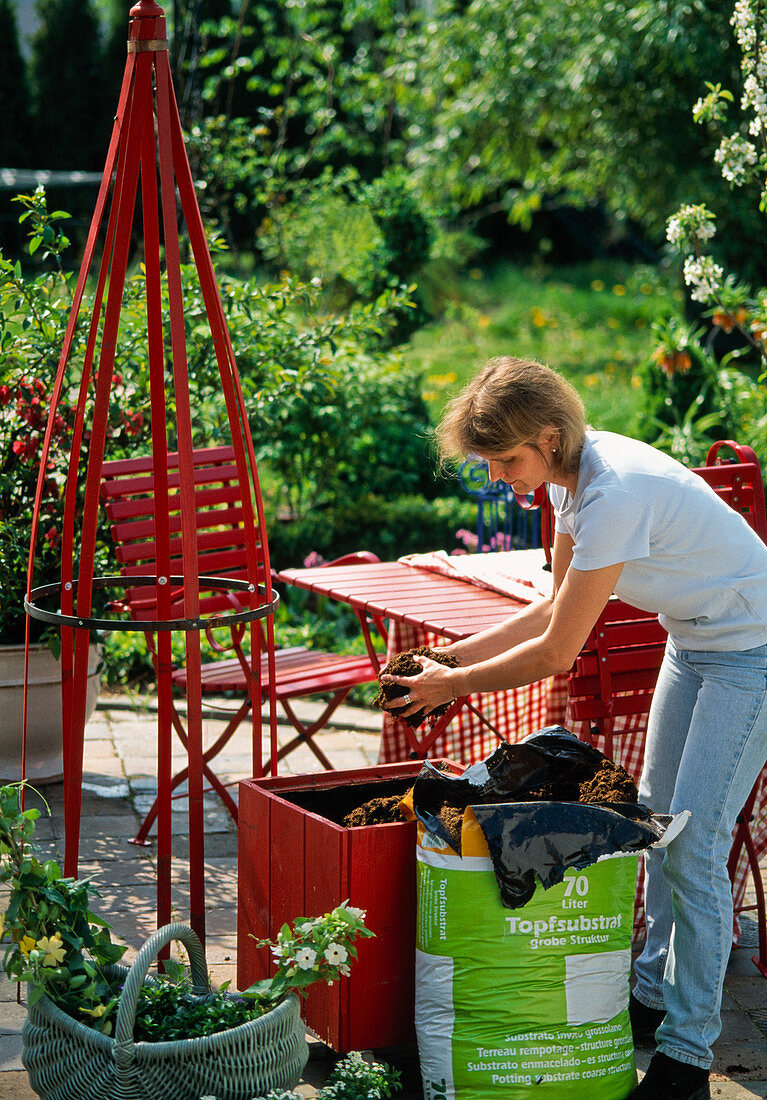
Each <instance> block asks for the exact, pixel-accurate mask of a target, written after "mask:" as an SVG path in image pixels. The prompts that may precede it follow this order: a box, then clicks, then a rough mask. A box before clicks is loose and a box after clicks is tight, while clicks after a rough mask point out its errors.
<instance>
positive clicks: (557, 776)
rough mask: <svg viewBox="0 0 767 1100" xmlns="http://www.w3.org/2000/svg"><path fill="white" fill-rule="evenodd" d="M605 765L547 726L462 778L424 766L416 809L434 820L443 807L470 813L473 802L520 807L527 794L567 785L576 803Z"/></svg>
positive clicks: (502, 747) (587, 748)
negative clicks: (583, 787) (587, 779)
mask: <svg viewBox="0 0 767 1100" xmlns="http://www.w3.org/2000/svg"><path fill="white" fill-rule="evenodd" d="M602 760H604V754H603V753H601V752H600V751H599V749H595V748H594V746H593V745H587V744H586V743H585V742H584V741H579V740H578V738H577V737H575V736H574V735H573V734H572V733H570V732H569V731H568V730H566V729H564V728H563V727H562V726H547V727H546V728H545V729H542V730H539V731H538V732H537V733H532V734H530V736H529V737H527V738H525V740H524V741H520V742H518V743H517V744H515V745H510V744H508V743H507V742H505V741H504V742H503V743H502V744H501V745H499V746H498V748H497V749H496V750H495V751H494V752H493V753H491V755H490V756H488V757H487V759H486V760H481V761H479V762H478V763H476V764H471V765H470V766H469V767H468V768H466V770H465V771H464V773H463V775H461V776H450V775H447V774H446V773H445V772H441V771H438V770H437V769H436V768H435V767H433V766H432V765H431V764H429V762H428V761H425V763H424V766H423V769H422V771H421V773H420V775H419V776H418V778H417V779H416V781H415V785H414V787H413V805H414V808H415V811H416V814H418V816H419V817H420V814H419V810H420V811H421V813H423V814H429V815H431V814H434V812H435V810H436V809H437V808H438V807H441V806H443V805H448V806H462V807H466V806H471V805H473V803H475V802H485V803H486V802H501V801H506V800H508V801H511V800H512V799H513V801H517V802H518V801H524V795H525V793H526V792H528V791H532V790H535V789H536V788H537V787H542V786H543V785H544V784H547V783H557V782H562V781H563V780H566V781H567V782H568V783H570V784H571V785H572V791H573V800H575V799H577V797H578V795H577V790H578V784H579V782H580V781H581V780H582V779H584V778H585V777H586V776H587V775H590V774H591V773H593V771H594V770H595V769H596V768H597V767H598V766H599V762H600V761H602ZM421 820H423V818H421ZM424 824H427V822H426V821H424ZM427 827H428V826H427Z"/></svg>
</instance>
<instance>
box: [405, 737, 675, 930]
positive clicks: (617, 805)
mask: <svg viewBox="0 0 767 1100" xmlns="http://www.w3.org/2000/svg"><path fill="white" fill-rule="evenodd" d="M602 760H604V755H603V754H602V753H601V752H599V750H598V749H595V748H594V747H593V746H591V745H587V744H586V743H585V742H583V741H579V740H578V738H577V737H575V736H573V734H572V733H570V732H569V731H567V730H565V729H563V728H562V727H561V726H551V727H548V728H547V729H544V730H541V731H540V732H538V733H535V734H532V735H531V736H530V737H528V738H527V739H526V740H525V741H522V742H520V743H519V744H516V745H508V744H503V745H501V746H500V747H499V748H498V749H496V751H495V752H494V753H493V754H492V755H491V756H489V757H488V758H487V760H484V761H482V762H481V763H478V764H472V765H471V766H470V767H468V768H467V769H466V771H465V772H464V773H463V775H462V776H457V777H451V776H450V775H447V774H445V773H444V772H440V771H438V770H437V769H436V768H434V767H433V766H432V765H431V764H429V763H428V762H427V763H425V764H424V767H423V769H422V771H421V773H420V775H419V776H418V778H417V779H416V781H415V784H414V786H413V809H414V812H415V814H416V817H417V818H418V819H419V820H420V821H421V822H422V823H423V825H424V826H425V827H426V829H428V831H429V832H430V833H431V834H432V835H434V836H437V837H440V838H441V839H442V840H444V841H445V842H446V843H447V844H449V845H450V846H451V847H453V848H456V850H457V851H458V852H459V854H460V841H459V839H458V838H457V837H456V836H454V835H452V834H451V832H450V831H449V830H448V829H447V828H446V826H445V825H444V823H443V821H442V820H441V819H440V817H439V816H438V814H439V811H440V809H441V808H442V807H443V806H451V807H457V808H465V807H466V806H471V808H472V810H473V811H474V814H475V816H476V818H477V821H478V822H479V825H480V827H481V829H482V831H483V833H484V835H485V839H486V841H487V845H488V848H489V850H490V857H491V859H492V861H493V867H494V870H495V875H496V879H497V881H498V886H499V888H500V893H501V901H502V903H503V905H505V906H506V907H507V908H509V909H517V908H519V907H520V906H522V905H524V904H525V903H526V902H528V901H529V900H530V898H531V897H532V895H533V893H534V891H535V887H536V881H538V882H540V883H541V884H542V886H543V887H544V889H548V888H549V887H550V886H554V885H556V883H558V882H561V881H562V879H563V878H564V874H565V871H566V870H567V869H568V868H570V867H575V868H583V867H588V866H589V865H590V864H592V863H596V861H597V860H598V859H600V858H602V857H604V856H609V855H616V854H618V853H631V852H639V851H642V850H643V849H645V848H648V847H650V845H652V844H654V843H656V841H658V840H660V839H661V838H662V837H663V835H664V832H665V829H666V826H667V825H668V822H669V818H667V817H661V816H658V815H655V814H653V813H652V811H651V810H649V809H648V808H647V807H646V806H643V805H641V803H629V802H614V803H610V804H595V803H581V802H577V801H548V802H545V801H534V802H533V801H527V800H526V799H525V794H526V792H530V791H532V790H534V789H536V788H540V787H542V786H544V785H546V784H549V783H552V782H562V781H564V782H565V784H568V783H570V782H573V783H575V784H576V786H577V782H578V781H580V779H583V778H586V777H588V776H589V775H591V774H593V773H594V771H595V770H596V768H597V767H598V766H599V764H600V762H601V761H602ZM457 842H458V843H457Z"/></svg>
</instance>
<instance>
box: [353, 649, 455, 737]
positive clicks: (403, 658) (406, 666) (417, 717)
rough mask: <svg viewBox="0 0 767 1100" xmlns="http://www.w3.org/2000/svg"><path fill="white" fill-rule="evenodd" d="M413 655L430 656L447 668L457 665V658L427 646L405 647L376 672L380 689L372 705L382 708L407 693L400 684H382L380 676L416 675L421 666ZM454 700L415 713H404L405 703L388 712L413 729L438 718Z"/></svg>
mask: <svg viewBox="0 0 767 1100" xmlns="http://www.w3.org/2000/svg"><path fill="white" fill-rule="evenodd" d="M414 657H430V658H431V659H432V661H437V662H438V663H439V664H441V665H447V666H448V667H449V668H457V667H458V659H457V658H456V657H453V656H451V655H450V654H448V653H437V652H436V650H434V649H431V648H430V647H429V646H426V645H421V646H417V647H416V648H415V649H407V650H405V651H404V652H403V653H396V654H395V655H394V657H392V659H391V660H390V661H389V663H388V664H386V665H384V667H383V668H382V669H381V671H380V672H379V674H378V682H379V685H380V689H379V692H378V695H376V697H375V699H374V700H373V705H374V706H376V707H381V709H388V708H384V703H391V702H393V700H395V699H399V698H400V697H401V696H403V695H407V689H406V688H403V687H402V685H401V684H382V683H381V676H382V675H383V674H384V673H388V674H389V675H392V676H417V675H418V674H419V673H420V672H421V671H422V669H421V666H420V665H419V664H418V662H417V661H414V660H413V658H414ZM453 702H454V700H452V699H451V700H450V702H448V703H443V704H441V705H440V706H438V707H435V708H434V710H432V711H426V710H419V711H416V713H415V714H410V715H405V714H403V713H402V712H403V710H405V709H406V707H407V704H406V705H405V706H404V707H394V708H392V709H391V710H389V713H390V714H393V715H395V717H397V718H399V720H400V721H401V722H404V723H405V724H406V725H408V726H410V727H411V728H412V729H415V727H416V726H420V725H421V723H422V722H423V721H424V720H425V719H426V718H427V717H429V718H439V717H440V715H442V714H445V713H446V712H447V710H448V708H449V707H451V706H452V704H453Z"/></svg>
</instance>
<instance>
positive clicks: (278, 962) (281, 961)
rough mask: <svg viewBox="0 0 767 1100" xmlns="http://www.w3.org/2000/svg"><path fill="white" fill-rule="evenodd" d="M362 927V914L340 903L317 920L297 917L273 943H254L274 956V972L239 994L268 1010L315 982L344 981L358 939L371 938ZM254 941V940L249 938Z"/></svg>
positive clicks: (354, 956)
mask: <svg viewBox="0 0 767 1100" xmlns="http://www.w3.org/2000/svg"><path fill="white" fill-rule="evenodd" d="M374 935H375V932H371V931H370V929H369V928H366V927H365V910H364V909H357V908H355V907H354V906H353V905H349V904H348V902H342V903H341V905H337V906H336V907H335V909H332V910H331V911H330V912H329V913H324V914H323V915H322V916H321V917H298V918H297V919H296V920H295V921H293V924H292V926H291V925H290V924H283V926H282V928H281V929H280V931H279V932H278V933H277V938H276V939H274V940H256V942H257V944H258V946H259V947H268V948H269V949H270V950H271V952H272V955H273V956H274V960H275V966H276V971H275V973H274V974H273V975H272V977H271V978H265V979H263V980H262V981H259V982H255V983H254V984H253V985H251V986H248V988H247V989H244V990H243V992H242V996H243V997H248V998H252V999H253V1000H254V1001H257V1002H258V1003H259V1004H263V1005H265V1006H270V1005H274V1004H276V1003H277V1002H278V1001H280V1000H282V998H283V997H284V996H285V995H286V994H287V993H288V992H290V991H295V992H296V993H298V994H299V996H301V997H305V996H306V993H307V990H308V989H309V986H311V985H314V983H315V982H320V981H322V982H326V983H327V984H328V985H330V984H332V983H333V982H337V981H338V979H339V978H343V977H347V976H348V975H349V973H350V968H351V965H352V963H353V962H354V960H355V959H356V958H357V948H356V947H355V946H354V945H355V943H356V941H357V940H358V939H367V938H369V937H370V936H374ZM253 938H254V939H255V937H253Z"/></svg>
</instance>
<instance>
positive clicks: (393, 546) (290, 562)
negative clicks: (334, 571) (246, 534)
mask: <svg viewBox="0 0 767 1100" xmlns="http://www.w3.org/2000/svg"><path fill="white" fill-rule="evenodd" d="M476 518H477V506H476V504H475V503H474V502H473V501H471V500H469V498H468V497H466V498H465V499H460V498H458V497H447V496H446V497H438V498H436V499H434V500H427V499H426V498H425V497H423V496H418V495H412V494H411V495H403V496H393V497H390V498H387V497H384V496H380V495H377V494H374V493H367V494H365V495H364V496H361V497H359V498H357V499H356V500H346V501H344V500H341V501H338V502H336V503H335V504H334V505H332V506H328V507H327V508H321V509H316V510H315V511H312V512H309V513H308V514H307V515H305V516H303V517H301V518H300V519H297V520H293V521H292V522H287V523H286V522H280V520H278V519H277V518H276V517H275V516H272V517H267V535H268V538H269V551H270V555H271V560H272V566H273V567H274V568H275V569H277V570H280V569H290V568H294V567H296V566H301V565H303V564H304V560H305V559H306V557H307V556H308V555H309V554H310V553H311V552H314V553H315V554H318V555H320V556H321V557H322V558H323V559H325V560H326V561H331V560H332V559H334V558H337V557H341V556H342V555H343V554H350V553H353V552H354V551H357V550H372V551H373V553H375V554H377V555H378V557H379V558H381V559H382V560H384V561H386V560H389V561H390V560H392V559H394V558H398V557H401V556H402V555H403V554H414V553H423V552H425V551H429V550H448V551H449V550H451V549H453V548H455V547H456V546H457V543H456V531H458V530H460V529H461V528H465V527H472V528H473V527H474V526H475V525H476Z"/></svg>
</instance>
